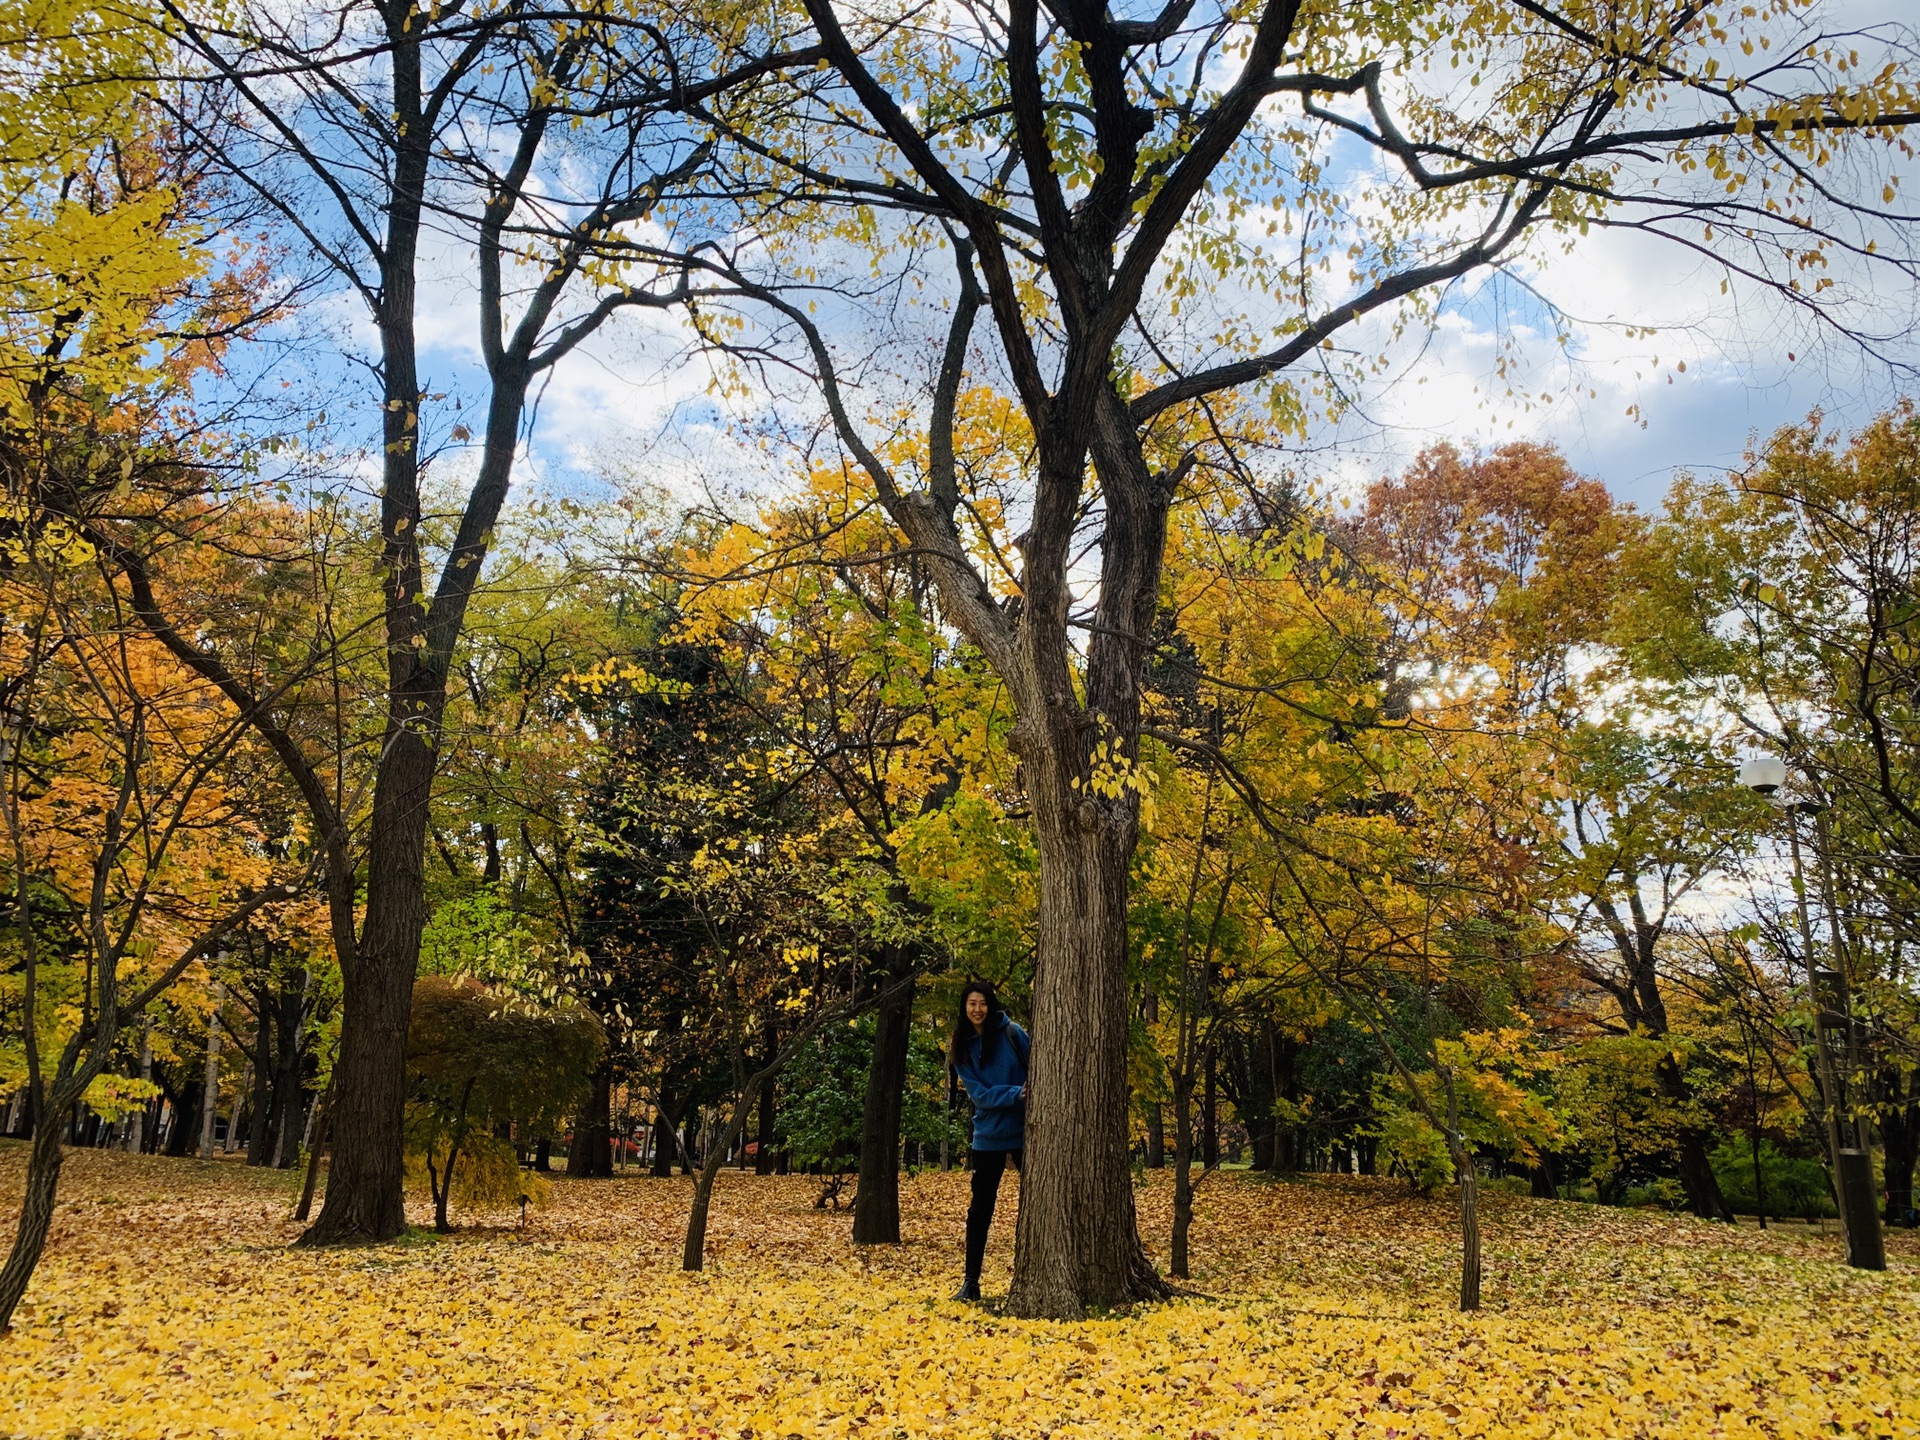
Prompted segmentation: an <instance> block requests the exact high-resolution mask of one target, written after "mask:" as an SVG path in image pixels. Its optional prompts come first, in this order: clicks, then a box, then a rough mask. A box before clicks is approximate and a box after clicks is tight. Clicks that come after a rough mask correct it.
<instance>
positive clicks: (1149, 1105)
mask: <svg viewBox="0 0 1920 1440" xmlns="http://www.w3.org/2000/svg"><path fill="white" fill-rule="evenodd" d="M1140 1018H1141V1019H1142V1020H1144V1021H1145V1022H1146V1023H1147V1025H1148V1026H1149V1027H1151V1026H1154V1025H1157V1024H1158V1023H1159V1022H1160V997H1159V995H1157V994H1155V993H1154V991H1153V990H1151V989H1149V990H1148V991H1147V993H1146V996H1145V998H1143V999H1142V1000H1141V1002H1140ZM1140 1110H1141V1113H1142V1115H1143V1116H1144V1118H1145V1119H1146V1122H1147V1169H1149V1170H1161V1169H1164V1168H1166V1163H1167V1121H1166V1117H1165V1116H1164V1115H1162V1114H1161V1113H1160V1102H1159V1101H1158V1100H1157V1099H1150V1100H1143V1101H1142V1102H1141V1104H1140Z"/></svg>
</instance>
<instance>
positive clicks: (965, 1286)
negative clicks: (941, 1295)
mask: <svg viewBox="0 0 1920 1440" xmlns="http://www.w3.org/2000/svg"><path fill="white" fill-rule="evenodd" d="M953 1298H954V1299H956V1300H970V1301H973V1300H978V1299H979V1298H980V1282H979V1281H978V1280H965V1281H962V1282H961V1285H960V1288H959V1289H958V1290H956V1291H954V1292H953Z"/></svg>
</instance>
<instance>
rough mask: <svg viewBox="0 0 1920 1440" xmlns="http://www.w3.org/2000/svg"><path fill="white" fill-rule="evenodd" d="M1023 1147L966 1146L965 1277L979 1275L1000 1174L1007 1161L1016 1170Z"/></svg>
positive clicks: (998, 1187) (984, 1255)
mask: <svg viewBox="0 0 1920 1440" xmlns="http://www.w3.org/2000/svg"><path fill="white" fill-rule="evenodd" d="M1025 1155H1026V1152H1025V1151H1023V1150H970V1151H968V1152H967V1163H968V1165H970V1166H971V1167H972V1169H973V1203H972V1204H971V1205H969V1206H967V1279H969V1280H978V1279H979V1278H980V1266H981V1264H982V1262H983V1261H985V1260H986V1258H987V1231H989V1230H991V1229H992V1228H993V1205H994V1202H995V1201H996V1200H998V1199H999V1198H1000V1177H1001V1176H1002V1175H1004V1174H1005V1173H1006V1170H1007V1161H1009V1160H1011V1161H1013V1168H1014V1169H1016V1170H1018V1169H1019V1168H1020V1162H1021V1160H1022V1159H1023V1158H1025Z"/></svg>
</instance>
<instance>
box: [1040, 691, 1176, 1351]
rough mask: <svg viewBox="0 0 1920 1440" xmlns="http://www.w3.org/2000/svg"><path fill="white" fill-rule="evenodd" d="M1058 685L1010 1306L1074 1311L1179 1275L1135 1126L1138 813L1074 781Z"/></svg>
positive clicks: (1066, 709) (1120, 1301) (1043, 830)
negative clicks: (1156, 1253) (1130, 928)
mask: <svg viewBox="0 0 1920 1440" xmlns="http://www.w3.org/2000/svg"><path fill="white" fill-rule="evenodd" d="M1057 698H1058V700H1059V702H1060V704H1059V707H1058V714H1057V716H1056V717H1055V718H1056V725H1055V726H1054V727H1052V733H1051V734H1050V735H1049V737H1048V738H1049V741H1050V743H1047V744H1040V743H1037V741H1038V737H1037V736H1033V737H1031V738H1029V739H1027V740H1026V742H1025V743H1024V744H1023V745H1022V747H1021V765H1022V769H1023V770H1024V771H1025V772H1026V773H1027V788H1028V794H1029V796H1030V797H1031V799H1032V801H1033V812H1034V822H1035V823H1034V828H1035V831H1036V833H1037V836H1038V839H1039V849H1040V905H1039V947H1038V955H1037V957H1036V960H1035V965H1034V994H1033V1053H1032V1057H1031V1062H1030V1064H1029V1067H1028V1074H1029V1076H1030V1079H1029V1087H1030V1088H1029V1091H1028V1100H1027V1136H1026V1169H1025V1170H1024V1171H1023V1172H1022V1175H1021V1183H1020V1220H1019V1226H1018V1230H1017V1233H1016V1240H1015V1259H1014V1270H1013V1283H1012V1286H1011V1287H1010V1288H1009V1291H1008V1295H1007V1309H1008V1311H1009V1312H1010V1313H1012V1314H1015V1315H1020V1316H1025V1317H1028V1318H1036V1319H1038V1318H1050V1319H1063V1320H1065V1319H1079V1318H1080V1317H1082V1316H1083V1315H1084V1314H1085V1313H1086V1309H1087V1307H1088V1306H1090V1305H1097V1306H1103V1307H1115V1306H1121V1305H1126V1304H1130V1303H1132V1302H1134V1301H1137V1300H1145V1299H1158V1298H1160V1297H1162V1296H1164V1295H1165V1294H1166V1286H1165V1285H1164V1284H1163V1283H1162V1282H1161V1280H1160V1278H1159V1277H1158V1276H1157V1275H1155V1274H1154V1272H1153V1267H1152V1265H1151V1264H1150V1263H1149V1262H1148V1260H1147V1257H1146V1252H1145V1251H1144V1250H1143V1249H1142V1248H1141V1245H1140V1234H1139V1227H1138V1223H1137V1221H1136V1219H1135V1215H1134V1204H1133V1166H1132V1160H1131V1155H1130V1151H1131V1149H1132V1146H1131V1143H1130V1137H1129V1136H1128V1133H1127V1131H1128V1124H1127V1117H1128V1108H1129V1107H1128V1101H1129V1098H1130V1096H1129V1089H1128V1085H1127V1029H1128V1009H1129V1006H1128V995H1127V973H1126V960H1127V870H1128V865H1129V862H1130V861H1131V858H1132V854H1133V844H1134V839H1135V834H1136V830H1137V826H1136V824H1135V821H1134V818H1133V815H1132V811H1131V809H1130V808H1129V807H1127V806H1124V805H1120V806H1106V805H1100V804H1097V803H1095V802H1094V801H1092V800H1091V799H1087V798H1084V797H1082V795H1081V793H1080V789H1079V787H1077V786H1076V785H1075V784H1074V783H1073V782H1074V781H1075V780H1076V779H1077V778H1078V775H1079V771H1080V770H1081V768H1082V762H1081V760H1080V758H1079V757H1080V756H1081V755H1083V754H1084V752H1085V749H1086V739H1085V732H1084V729H1083V727H1082V725H1081V721H1080V716H1079V713H1078V710H1077V707H1071V693H1070V691H1068V690H1065V689H1063V691H1062V693H1061V694H1060V696H1059V697H1057ZM1070 707H1071V708H1070ZM1023 723H1025V722H1024V719H1023ZM1017 728H1018V727H1016V729H1017ZM1134 728H1135V731H1136V733H1137V729H1138V727H1137V724H1136V725H1135V727H1134Z"/></svg>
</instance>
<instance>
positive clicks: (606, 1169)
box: [567, 1064, 613, 1180]
mask: <svg viewBox="0 0 1920 1440" xmlns="http://www.w3.org/2000/svg"><path fill="white" fill-rule="evenodd" d="M567 1174H568V1175H569V1176H571V1177H572V1178H573V1179H576V1180H609V1179H612V1178H613V1068H612V1067H611V1066H610V1065H606V1064H602V1065H601V1066H600V1068H599V1069H597V1070H595V1071H594V1072H593V1088H592V1089H591V1090H589V1091H588V1092H587V1103H586V1104H585V1105H584V1106H582V1107H581V1110H580V1115H579V1118H577V1119H576V1120H575V1121H574V1122H573V1141H572V1143H571V1144H569V1145H568V1146H567Z"/></svg>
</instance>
